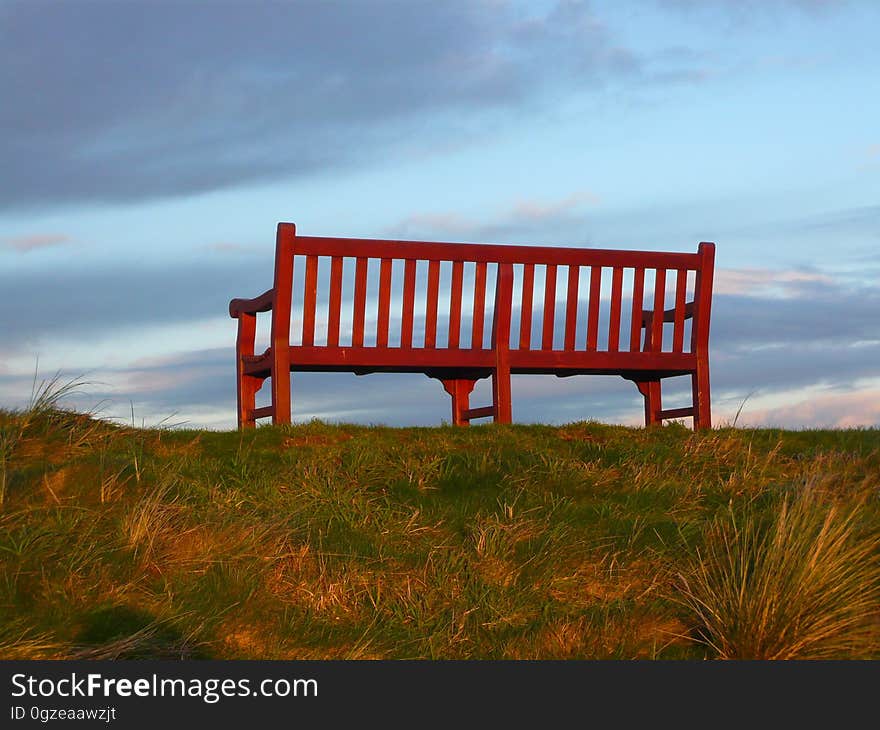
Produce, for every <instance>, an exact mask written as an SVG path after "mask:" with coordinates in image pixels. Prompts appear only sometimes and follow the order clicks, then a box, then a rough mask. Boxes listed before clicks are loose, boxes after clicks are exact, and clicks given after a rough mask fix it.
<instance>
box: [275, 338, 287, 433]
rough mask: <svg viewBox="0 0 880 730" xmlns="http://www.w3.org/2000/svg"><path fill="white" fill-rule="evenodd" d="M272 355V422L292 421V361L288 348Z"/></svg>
mask: <svg viewBox="0 0 880 730" xmlns="http://www.w3.org/2000/svg"><path fill="white" fill-rule="evenodd" d="M273 349H275V350H281V351H280V352H279V353H278V355H273V357H272V423H273V424H280V423H290V361H289V359H288V352H287V348H286V347H285V348H283V350H282V348H273Z"/></svg>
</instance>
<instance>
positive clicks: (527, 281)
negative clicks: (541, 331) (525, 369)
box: [519, 264, 535, 350]
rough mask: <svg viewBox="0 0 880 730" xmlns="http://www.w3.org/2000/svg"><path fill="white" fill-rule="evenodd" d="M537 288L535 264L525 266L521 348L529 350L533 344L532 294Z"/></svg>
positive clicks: (521, 315) (520, 322)
mask: <svg viewBox="0 0 880 730" xmlns="http://www.w3.org/2000/svg"><path fill="white" fill-rule="evenodd" d="M534 289H535V265H534V264H525V265H524V266H523V282H522V304H521V305H520V311H519V348H520V349H521V350H528V349H529V348H530V347H531V345H532V295H533V294H534Z"/></svg>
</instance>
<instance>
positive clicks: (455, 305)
mask: <svg viewBox="0 0 880 730" xmlns="http://www.w3.org/2000/svg"><path fill="white" fill-rule="evenodd" d="M463 279H464V263H463V262H461V261H453V262H452V287H451V289H450V292H449V347H452V348H458V347H459V346H460V345H461V287H462V281H463Z"/></svg>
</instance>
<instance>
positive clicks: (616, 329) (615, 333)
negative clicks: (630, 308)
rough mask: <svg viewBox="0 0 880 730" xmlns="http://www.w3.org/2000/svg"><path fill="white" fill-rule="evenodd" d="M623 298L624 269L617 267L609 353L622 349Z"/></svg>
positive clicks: (610, 322) (615, 269) (613, 277)
mask: <svg viewBox="0 0 880 730" xmlns="http://www.w3.org/2000/svg"><path fill="white" fill-rule="evenodd" d="M622 298H623V268H622V267H620V266H615V267H614V269H613V273H612V275H611V315H610V316H609V318H608V352H617V351H618V350H619V349H620V307H621V299H622Z"/></svg>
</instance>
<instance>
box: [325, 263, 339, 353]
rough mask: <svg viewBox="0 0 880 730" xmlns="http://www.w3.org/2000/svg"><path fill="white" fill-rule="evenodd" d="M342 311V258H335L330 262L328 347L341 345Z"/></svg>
mask: <svg viewBox="0 0 880 730" xmlns="http://www.w3.org/2000/svg"><path fill="white" fill-rule="evenodd" d="M341 309H342V257H341V256H334V257H333V259H332V260H331V262H330V306H329V310H330V311H329V313H328V314H329V317H328V322H327V345H328V346H329V347H336V346H337V345H338V344H339V318H340V313H341Z"/></svg>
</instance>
